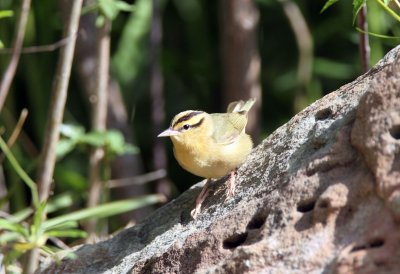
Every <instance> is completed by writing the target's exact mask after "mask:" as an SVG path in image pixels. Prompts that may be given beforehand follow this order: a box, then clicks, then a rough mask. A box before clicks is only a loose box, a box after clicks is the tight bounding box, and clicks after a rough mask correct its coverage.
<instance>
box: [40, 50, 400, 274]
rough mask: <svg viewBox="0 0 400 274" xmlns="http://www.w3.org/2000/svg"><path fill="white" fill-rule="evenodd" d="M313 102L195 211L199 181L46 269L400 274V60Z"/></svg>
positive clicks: (387, 60) (388, 61)
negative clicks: (231, 189) (231, 193)
mask: <svg viewBox="0 0 400 274" xmlns="http://www.w3.org/2000/svg"><path fill="white" fill-rule="evenodd" d="M399 50H400V47H397V48H395V49H394V50H392V51H391V52H390V53H388V54H387V56H386V57H385V58H384V59H383V60H382V61H380V62H379V63H378V64H377V65H376V66H375V67H374V68H373V69H371V70H370V71H369V72H368V73H366V74H365V75H363V76H361V77H359V78H358V79H356V80H355V81H354V82H352V83H350V84H347V85H345V86H343V87H341V88H340V89H338V90H337V91H335V92H332V93H330V94H328V95H327V96H325V97H324V98H322V99H320V100H318V101H316V102H315V103H314V104H312V105H310V106H309V107H308V108H306V109H305V110H303V111H302V112H300V113H299V114H297V115H296V116H295V117H293V118H292V119H291V120H290V121H289V122H288V123H287V124H285V125H283V126H282V127H280V128H278V129H277V130H276V131H275V132H274V133H273V134H271V135H270V136H269V137H268V138H267V139H265V140H264V141H263V142H262V143H261V144H260V145H259V146H258V147H257V148H255V149H254V150H253V152H252V153H251V155H250V156H249V158H248V160H247V161H246V162H245V163H244V164H243V166H241V167H240V169H239V170H238V184H237V191H236V195H235V197H234V198H232V199H230V200H227V201H226V202H224V199H225V197H224V195H223V192H224V191H221V190H223V180H220V181H219V182H216V183H215V184H214V186H213V187H214V191H215V193H214V194H213V195H211V196H209V197H208V198H207V199H206V200H205V202H204V203H203V207H202V212H201V213H200V214H199V216H198V218H197V219H196V220H193V219H191V217H190V211H191V210H192V209H193V207H194V201H195V197H196V196H197V194H198V193H199V192H200V190H201V184H197V185H195V186H194V187H192V188H191V189H189V190H188V191H186V192H185V193H183V194H182V195H181V196H180V197H178V198H177V199H176V200H174V201H172V202H170V203H168V204H167V205H165V206H164V207H162V208H160V209H159V210H157V211H156V212H154V213H153V214H152V215H150V216H149V217H148V218H147V219H146V220H144V221H143V222H142V223H141V224H138V225H136V226H135V227H132V228H129V229H127V230H125V231H122V232H121V233H119V234H117V235H116V236H114V237H113V238H111V239H109V240H106V241H103V242H100V243H97V244H94V245H84V246H82V247H80V248H79V249H78V250H77V251H76V252H75V253H76V255H77V258H76V259H75V260H67V259H64V260H63V261H62V262H61V263H60V264H55V263H50V264H47V265H42V266H41V269H40V272H41V273H399V269H400V260H399V257H400V226H399V223H398V220H399V218H400V178H399V177H400V176H399V172H400V156H399V155H400V154H399V148H400V141H399V139H400V63H399V59H398V58H396V56H397V54H398V52H399Z"/></svg>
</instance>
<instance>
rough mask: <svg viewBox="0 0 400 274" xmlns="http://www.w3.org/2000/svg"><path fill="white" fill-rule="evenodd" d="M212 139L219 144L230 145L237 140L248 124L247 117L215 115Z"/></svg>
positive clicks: (233, 114)
mask: <svg viewBox="0 0 400 274" xmlns="http://www.w3.org/2000/svg"><path fill="white" fill-rule="evenodd" d="M211 119H212V121H213V126H214V129H213V134H212V138H213V139H214V140H215V142H216V143H218V144H229V143H232V142H234V141H236V140H237V138H238V137H239V136H240V134H241V133H242V132H243V131H244V129H245V127H246V124H247V115H245V114H243V113H238V112H234V113H214V114H211Z"/></svg>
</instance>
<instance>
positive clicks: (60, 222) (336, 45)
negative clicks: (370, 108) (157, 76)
mask: <svg viewBox="0 0 400 274" xmlns="http://www.w3.org/2000/svg"><path fill="white" fill-rule="evenodd" d="M153 2H154V1H149V0H136V1H126V2H125V1H121V0H115V1H114V0H96V1H94V4H93V5H89V6H87V7H85V8H84V11H83V13H89V14H87V15H84V16H83V17H82V20H85V21H82V22H84V23H85V24H84V25H85V26H87V24H90V23H88V21H89V22H90V18H91V17H95V18H97V24H98V25H99V24H102V23H103V22H104V20H106V19H107V20H112V31H111V46H112V47H111V50H112V52H111V56H112V60H111V64H112V71H111V76H112V78H113V81H115V80H117V81H118V84H119V87H120V88H121V92H122V95H123V100H124V102H123V103H124V104H125V105H126V106H127V109H128V115H129V122H130V126H131V128H130V129H131V132H128V135H132V136H134V137H133V139H134V140H135V145H137V146H132V145H129V144H127V143H126V142H125V140H124V138H122V135H121V134H120V133H118V132H116V131H105V132H90V131H89V132H88V131H87V130H85V129H88V128H90V123H91V121H90V115H88V113H90V110H89V108H88V105H89V104H88V103H87V101H88V98H87V96H86V94H85V93H84V92H83V88H82V86H83V85H82V83H81V81H80V80H81V79H79V78H78V77H77V75H79V71H78V70H77V71H75V73H72V74H71V75H72V78H71V81H70V83H69V88H70V92H69V94H68V104H67V111H66V113H65V117H64V121H65V123H67V124H66V125H63V126H62V128H61V131H62V138H61V140H60V142H59V144H58V146H57V154H58V157H59V158H58V162H57V165H56V169H55V175H54V189H53V191H54V196H52V197H50V199H49V200H48V201H47V202H46V204H45V205H43V204H42V203H40V202H39V201H38V198H37V190H36V188H35V186H36V184H35V183H34V182H33V181H32V180H31V179H30V176H31V177H32V176H34V174H35V173H36V168H37V162H38V161H39V160H38V159H39V157H38V151H40V149H41V146H42V141H43V139H44V138H43V137H44V133H45V132H44V131H45V130H44V129H45V124H46V118H47V116H48V113H47V110H48V109H49V107H48V106H49V98H50V91H51V86H52V81H53V78H54V71H55V67H56V65H57V58H58V54H59V52H58V50H56V51H49V52H47V51H46V52H40V53H35V54H23V55H22V56H21V59H20V63H19V65H18V70H17V74H16V78H15V79H14V82H13V86H12V89H11V90H10V93H9V96H8V98H7V102H6V104H5V108H4V109H3V110H2V112H1V113H0V114H1V115H0V126H1V127H2V128H4V133H3V132H2V133H3V135H2V136H4V137H3V138H5V139H6V138H7V137H8V136H9V135H10V132H12V131H13V129H14V127H15V124H16V121H15V120H16V118H15V117H18V115H19V113H20V110H21V109H22V108H28V109H29V117H28V120H27V122H26V124H25V125H24V127H23V131H22V133H23V134H22V135H21V136H20V138H18V141H17V142H16V143H15V144H14V145H13V147H12V154H10V153H11V152H10V151H9V149H8V148H5V147H4V146H3V147H2V148H1V150H2V151H3V152H4V153H5V154H7V155H6V156H7V158H8V159H9V160H8V161H4V162H3V169H4V173H5V177H6V187H8V193H7V195H5V196H4V197H0V198H1V199H0V205H1V206H3V205H7V206H8V208H6V209H4V211H6V212H4V213H5V215H4V216H5V217H4V218H2V219H0V220H1V221H0V231H1V232H0V246H1V253H2V254H7V258H5V261H4V262H5V263H6V264H7V265H8V266H9V269H11V268H12V267H13V266H15V265H16V264H13V263H14V262H16V261H17V260H18V258H19V257H20V256H21V254H22V253H23V252H26V251H27V250H29V249H31V248H33V247H39V248H40V250H41V252H42V253H43V254H47V255H48V256H53V254H54V252H57V251H58V250H59V249H58V248H56V247H55V246H54V245H53V244H52V243H51V241H49V240H48V239H49V237H57V238H60V239H61V240H62V241H65V242H66V244H68V245H69V244H71V243H72V242H73V240H74V238H80V237H85V234H86V233H85V232H84V231H83V230H81V226H80V221H81V220H83V219H90V218H99V217H103V218H106V217H105V216H110V215H111V214H117V213H119V212H121V211H122V210H132V209H135V208H137V206H138V203H143V204H142V205H144V204H146V203H154V202H155V200H157V198H156V197H155V196H146V197H147V198H146V197H143V198H140V199H139V200H122V201H116V202H111V203H110V202H107V201H109V200H110V199H109V197H107V196H108V195H109V196H111V195H112V193H111V194H110V193H109V192H110V191H109V190H107V189H105V191H104V193H105V195H104V196H103V198H104V199H103V200H102V201H103V202H105V203H104V204H102V205H100V206H99V207H98V208H93V209H82V205H84V204H86V201H85V199H86V193H87V189H88V179H87V177H88V175H87V173H88V172H87V171H88V162H89V161H88V156H87V155H88V152H89V150H91V149H90V148H93V147H104V148H105V151H106V154H107V155H106V159H105V161H104V162H103V163H102V166H101V170H102V171H104V170H105V171H109V169H110V159H112V158H114V157H115V156H117V155H121V154H123V153H135V157H137V159H135V160H138V162H140V161H142V163H143V166H144V171H146V170H151V169H152V157H153V156H152V155H153V148H154V142H153V139H154V138H155V136H154V131H153V130H154V128H153V122H152V121H151V118H149V117H151V116H152V113H151V110H150V107H149V106H150V105H151V104H152V103H153V102H154V101H153V98H151V95H150V94H149V86H150V81H151V79H152V78H151V76H150V69H149V67H150V65H151V64H152V63H151V62H153V60H152V58H153V56H152V55H151V44H150V29H151V22H152V8H153V7H152V4H153ZM160 2H161V7H160V10H161V13H162V17H161V20H162V37H163V39H162V45H161V46H162V48H161V58H160V62H161V69H162V76H163V81H162V82H163V94H164V99H165V109H166V113H165V123H168V122H169V120H170V118H171V117H173V116H174V115H175V114H176V113H177V112H179V111H182V110H185V109H201V110H206V111H221V110H223V109H224V108H225V106H223V105H222V104H220V101H221V99H222V97H223V95H222V93H221V90H222V89H223V86H224V83H223V79H222V77H221V74H220V73H221V62H222V58H221V43H222V42H223V41H222V40H221V35H220V34H221V31H222V30H221V28H220V25H219V24H220V20H221V19H220V8H221V7H220V4H219V2H218V1H201V0H184V1H182V0H172V1H160ZM284 2H285V1H276V0H257V1H255V3H256V5H257V8H258V10H259V17H258V37H257V39H258V51H259V55H260V61H261V74H260V82H261V87H262V97H263V101H262V102H261V103H262V109H261V115H262V119H261V120H262V121H263V122H262V124H261V125H260V131H261V132H262V136H263V137H264V136H267V135H268V134H269V133H271V132H272V131H273V130H275V129H276V128H277V127H278V126H280V125H281V124H283V123H285V122H286V121H287V120H288V119H290V118H291V117H292V116H293V115H294V114H295V113H294V110H293V105H294V101H295V98H296V90H297V85H298V83H297V79H296V78H297V75H298V72H297V65H298V60H299V51H298V48H297V45H298V42H299V41H296V40H295V39H296V37H295V36H294V35H293V30H292V29H291V27H290V25H289V24H288V19H287V17H286V15H285V13H284V12H283V9H282V3H284ZM292 2H293V3H295V4H296V5H298V7H299V9H300V11H301V14H302V15H303V16H304V19H305V21H306V22H307V24H308V27H309V30H310V32H311V34H312V38H313V39H312V40H313V48H314V51H313V55H314V56H313V68H312V75H311V79H310V81H309V83H307V84H306V86H305V87H304V94H305V96H306V104H308V103H311V102H313V101H314V100H316V99H318V98H320V97H321V96H323V95H324V94H326V93H328V92H330V91H332V90H335V89H337V88H338V87H340V86H341V85H343V84H345V83H348V82H350V81H352V80H353V79H355V78H356V77H358V76H359V75H360V74H361V73H362V72H361V68H360V60H359V52H358V38H359V37H358V35H359V33H357V31H355V28H353V27H351V24H352V22H354V19H355V17H356V15H357V13H358V12H359V8H360V7H361V6H360V5H361V4H363V3H366V4H367V5H368V14H367V15H368V16H367V17H368V23H369V31H370V33H369V34H371V35H370V43H371V63H372V64H374V63H375V62H376V61H377V60H379V59H380V58H382V56H383V55H384V54H385V53H386V52H387V51H388V50H389V49H391V48H392V47H394V46H396V45H397V44H398V41H397V40H395V39H380V38H378V37H375V36H373V35H372V34H378V35H380V36H382V37H390V36H391V37H396V36H400V26H399V24H398V21H397V18H396V16H395V14H391V12H394V11H397V10H394V11H393V10H391V9H390V8H391V7H393V6H392V4H394V3H393V2H391V1H389V0H369V1H351V2H350V1H338V0H321V1H319V2H315V1H292ZM57 3H58V2H57V1H54V0H41V1H32V10H31V12H30V15H29V21H28V27H27V31H26V37H25V40H24V46H25V47H27V46H38V45H47V44H52V43H54V42H56V41H59V40H60V39H61V34H62V29H63V24H64V22H63V21H64V20H65V18H66V17H64V16H62V15H65V14H64V11H60V10H59V9H58V6H57ZM127 3H134V7H133V6H132V5H130V4H127ZM351 3H352V4H353V6H350V5H351ZM324 4H325V5H324ZM389 4H391V5H389ZM19 5H20V2H19V1H12V0H5V1H0V10H2V11H3V10H5V11H12V10H13V11H16V12H17V11H18V10H19V9H20V6H19ZM321 6H323V8H322V10H321V12H323V15H322V16H321V15H320V13H319V10H320V7H321ZM132 10H134V12H131V11H132ZM126 11H128V13H126ZM8 15H10V13H8V14H7V13H6V14H5V16H6V17H8ZM3 16H4V13H3ZM3 18H5V17H3ZM16 20H17V18H15V16H12V17H8V18H7V19H6V20H1V21H0V40H1V41H3V42H4V44H5V45H12V39H13V37H14V31H15V26H16V23H17V22H16ZM86 31H87V32H90V31H92V30H91V29H89V30H86V29H85V30H84V31H83V32H80V33H79V35H80V36H79V37H80V38H83V39H82V40H81V42H83V43H79V44H77V46H76V50H77V55H76V56H78V57H80V58H82V55H84V54H87V52H83V53H82V48H81V47H82V44H84V43H85V42H88V41H87V40H85V35H86V34H87V32H86ZM90 42H93V41H90ZM7 47H9V46H7ZM83 50H85V49H83ZM86 50H87V48H86ZM93 51H94V48H93ZM93 51H92V52H90V53H89V54H88V55H91V54H92V53H93ZM245 51H246V49H244V50H243V52H244V53H246V52H245ZM4 52H5V51H4V50H2V51H1V52H0V54H1V56H0V71H4V70H5V68H6V66H7V65H8V61H9V57H10V56H9V55H6V54H4ZM85 57H86V56H83V58H85ZM90 57H91V58H92V57H93V56H92V55H91V56H90ZM75 60H76V59H75ZM90 61H91V62H92V61H93V59H90ZM86 64H87V63H86ZM90 64H92V63H90ZM90 64H89V65H90ZM78 68H79V66H75V69H78ZM79 69H81V68H79ZM176 98H179V100H177V99H176ZM244 99H245V98H244ZM71 124H75V125H76V124H79V125H81V126H73V125H71ZM165 126H166V125H165ZM125 130H126V128H125ZM256 142H257V141H256ZM2 144H3V145H4V142H2ZM167 144H168V145H170V144H169V143H167ZM139 147H140V152H139V149H138V148H139ZM167 151H168V152H169V155H168V157H169V160H170V162H169V176H170V179H171V181H173V182H174V187H176V188H177V189H178V190H179V191H183V190H185V189H187V188H188V187H189V186H190V185H192V184H193V183H194V182H196V181H197V180H198V178H194V177H189V175H188V173H186V172H185V171H183V170H182V169H181V168H180V167H179V166H178V165H177V163H176V161H175V160H174V159H173V156H172V150H171V149H169V147H168V150H167ZM139 153H140V154H139ZM16 159H18V162H17V161H16ZM138 166H141V164H138ZM135 168H136V167H135ZM121 169H122V167H121ZM122 173H123V172H122ZM21 178H22V179H21ZM107 178H108V176H103V179H105V180H107ZM152 187H154V186H153V185H150V186H149V190H148V191H152V190H151V189H152ZM130 191H132V189H130ZM150 193H151V192H150ZM158 200H159V199H158ZM39 207H40V210H39V211H38V210H36V208H39ZM40 212H41V214H43V215H47V216H48V219H47V220H42V219H41V218H40V214H39V213H40ZM7 214H8V215H7ZM105 222H106V221H105ZM110 223H111V222H110ZM112 223H113V225H114V223H117V224H116V225H115V227H116V228H117V227H118V226H122V225H123V224H125V222H124V221H121V219H118V220H117V222H114V221H113V222H112Z"/></svg>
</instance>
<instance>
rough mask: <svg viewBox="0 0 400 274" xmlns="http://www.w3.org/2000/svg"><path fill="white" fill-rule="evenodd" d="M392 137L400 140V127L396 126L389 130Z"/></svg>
mask: <svg viewBox="0 0 400 274" xmlns="http://www.w3.org/2000/svg"><path fill="white" fill-rule="evenodd" d="M389 133H390V135H392V137H393V138H394V139H396V140H399V139H400V125H394V126H392V128H391V129H390V130H389Z"/></svg>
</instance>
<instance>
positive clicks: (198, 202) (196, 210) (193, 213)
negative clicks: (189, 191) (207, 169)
mask: <svg viewBox="0 0 400 274" xmlns="http://www.w3.org/2000/svg"><path fill="white" fill-rule="evenodd" d="M210 182H211V179H207V181H206V183H205V184H204V186H203V189H202V190H201V192H200V194H199V196H197V198H196V206H195V208H194V209H193V210H192V211H191V212H190V215H191V216H192V218H193V219H196V217H197V214H199V213H200V209H201V204H202V203H203V201H204V200H205V199H206V198H207V196H208V193H209V192H210V190H209V189H208V186H209V185H210Z"/></svg>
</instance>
